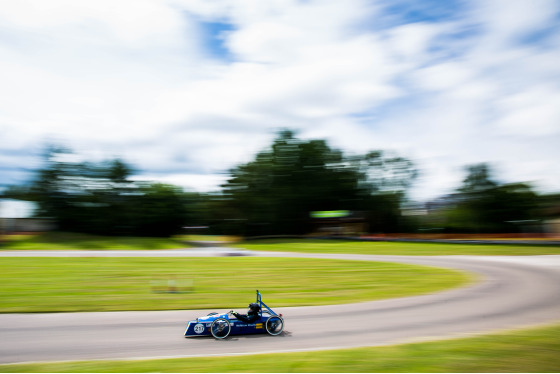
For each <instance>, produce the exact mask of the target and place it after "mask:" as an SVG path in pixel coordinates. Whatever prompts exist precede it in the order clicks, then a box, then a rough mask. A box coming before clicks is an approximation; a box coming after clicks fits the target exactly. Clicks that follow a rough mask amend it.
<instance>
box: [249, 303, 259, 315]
mask: <svg viewBox="0 0 560 374" xmlns="http://www.w3.org/2000/svg"><path fill="white" fill-rule="evenodd" d="M249 309H250V310H251V312H253V313H258V312H259V311H260V310H261V306H260V305H259V304H257V303H251V304H249Z"/></svg>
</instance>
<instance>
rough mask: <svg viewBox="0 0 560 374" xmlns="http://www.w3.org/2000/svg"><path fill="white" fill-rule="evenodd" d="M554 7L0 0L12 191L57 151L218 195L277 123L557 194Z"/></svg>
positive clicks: (430, 182)
mask: <svg viewBox="0 0 560 374" xmlns="http://www.w3.org/2000/svg"><path fill="white" fill-rule="evenodd" d="M559 21H560V2H558V1H556V0H535V1H526V0H488V1H483V0H476V1H458V0H454V1H435V0H433V1H408V0H398V1H389V0H383V1H366V0H347V1H337V0H332V1H329V0H321V1H319V0H315V1H314V0H306V1H296V0H270V1H260V0H215V1H204V0H167V1H160V0H135V1H132V0H121V1H118V2H115V1H109V0H98V1H88V0H82V1H79V2H76V1H70V0H48V1H43V0H20V1H11V0H0V82H1V83H2V84H0V134H1V135H0V185H2V184H10V183H19V182H22V181H25V180H26V179H27V178H29V177H30V176H31V170H33V169H34V168H36V167H38V165H39V162H40V158H39V155H40V152H41V147H42V146H44V144H45V143H48V142H58V143H63V144H65V145H67V146H69V147H72V148H74V149H75V150H76V151H77V152H79V153H81V154H82V155H83V157H85V158H88V159H93V160H95V159H99V160H101V159H104V158H110V157H122V158H124V159H125V160H126V161H128V162H130V163H131V164H133V165H134V166H135V167H136V169H137V170H138V175H136V176H135V177H136V178H137V179H147V180H158V181H163V182H168V183H173V184H177V185H180V186H183V187H185V188H186V189H194V190H198V191H209V190H214V189H216V188H218V186H219V184H220V183H222V182H223V181H224V180H225V178H227V170H228V169H230V168H231V167H233V166H235V165H237V164H239V163H242V162H247V161H249V160H251V159H252V157H253V156H254V155H255V154H256V152H258V151H260V150H262V149H263V148H264V147H266V146H267V145H269V144H270V142H271V140H272V139H273V138H274V136H275V132H276V131H277V130H278V129H280V128H291V129H294V130H296V131H297V132H298V134H299V136H300V137H302V138H321V139H326V140H328V141H329V144H330V145H331V146H333V147H336V148H339V149H341V150H343V151H344V152H345V153H347V154H357V153H364V152H367V151H370V150H376V149H383V150H389V151H392V152H395V153H397V154H399V155H401V156H404V157H409V158H411V159H412V160H414V161H415V162H416V164H417V167H418V168H419V170H420V178H419V180H418V181H417V183H416V184H415V186H414V188H413V189H412V190H411V196H412V198H414V199H417V200H427V199H431V198H435V197H437V196H439V195H442V194H445V193H449V192H452V191H453V189H454V188H456V187H458V186H459V184H460V183H461V180H462V179H463V178H464V167H465V166H466V165H469V164H473V163H478V162H489V163H490V164H491V165H492V166H493V167H494V170H495V173H496V177H497V179H499V180H501V181H503V182H519V181H525V182H530V183H532V184H533V185H534V186H535V187H536V188H537V189H538V190H539V191H543V192H552V191H560V168H558V167H557V163H558V160H559V156H560V150H559V149H560V147H558V146H557V144H560V105H558V103H560V64H559V63H558V61H560V22H559Z"/></svg>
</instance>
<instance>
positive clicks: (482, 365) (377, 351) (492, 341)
mask: <svg viewBox="0 0 560 374" xmlns="http://www.w3.org/2000/svg"><path fill="white" fill-rule="evenodd" d="M559 335H560V325H554V326H547V327H541V328H533V329H524V330H517V331H513V332H507V333H500V334H492V335H485V336H476V337H470V338H462V339H453V340H445V341H439V342H429V343H414V344H402V345H394V346H388V347H367V348H358V349H341V350H331V351H317V352H301V353H276V354H259V355H248V356H229V357H197V358H184V359H162V360H134V361H95V362H92V361H90V362H87V361H83V362H61V363H37V364H17V365H0V372H9V373H17V372H49V373H64V372H72V373H83V372H85V373H107V372H117V373H126V372H134V373H146V372H160V373H166V372H167V373H184V372H191V373H226V372H247V373H251V372H252V373H255V372H263V373H269V372H270V373H271V372H280V373H294V372H295V373H307V372H311V373H329V372H335V373H360V372H366V373H477V372H482V373H497V372H506V373H546V372H549V373H557V372H560V355H559V354H558V352H560V339H559V338H558V336H559Z"/></svg>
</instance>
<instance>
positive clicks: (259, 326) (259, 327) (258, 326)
mask: <svg viewBox="0 0 560 374" xmlns="http://www.w3.org/2000/svg"><path fill="white" fill-rule="evenodd" d="M262 325H263V324H262V323H257V325H256V326H255V327H256V328H257V329H262V328H263V326H262Z"/></svg>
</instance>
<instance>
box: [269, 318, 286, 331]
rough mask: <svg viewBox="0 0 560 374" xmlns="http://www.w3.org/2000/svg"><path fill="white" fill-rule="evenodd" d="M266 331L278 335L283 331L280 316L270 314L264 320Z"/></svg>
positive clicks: (282, 321)
mask: <svg viewBox="0 0 560 374" xmlns="http://www.w3.org/2000/svg"><path fill="white" fill-rule="evenodd" d="M265 327H266V332H268V333H269V334H270V335H279V334H281V333H282V331H284V320H283V319H282V317H280V316H270V317H268V319H267V320H266V322H265Z"/></svg>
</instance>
